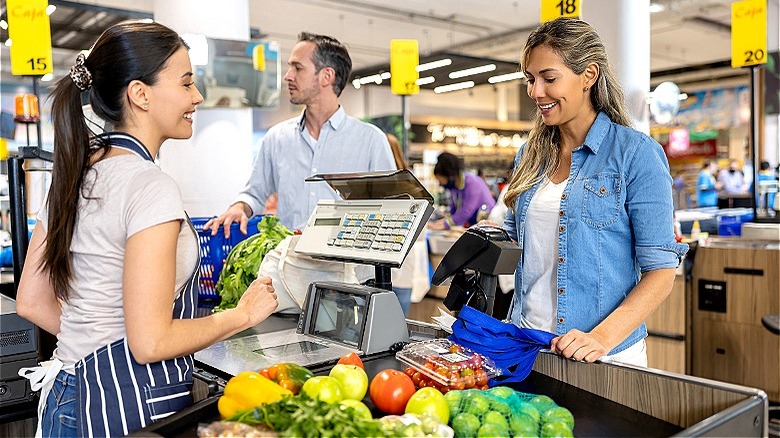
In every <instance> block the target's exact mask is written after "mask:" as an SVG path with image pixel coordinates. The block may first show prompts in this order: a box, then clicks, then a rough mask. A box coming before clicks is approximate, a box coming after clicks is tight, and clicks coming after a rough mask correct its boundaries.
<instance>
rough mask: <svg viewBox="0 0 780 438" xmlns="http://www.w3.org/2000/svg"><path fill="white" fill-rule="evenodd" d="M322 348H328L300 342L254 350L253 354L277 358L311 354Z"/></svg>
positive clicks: (313, 343)
mask: <svg viewBox="0 0 780 438" xmlns="http://www.w3.org/2000/svg"><path fill="white" fill-rule="evenodd" d="M323 348H328V346H327V345H322V344H318V343H316V342H309V341H300V342H293V343H292V344H284V345H279V346H276V347H268V348H260V349H258V350H254V352H255V353H257V354H260V355H263V356H267V357H272V358H277V357H285V356H296V355H299V354H303V353H311V352H312V351H317V350H322V349H323Z"/></svg>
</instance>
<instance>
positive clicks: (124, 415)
mask: <svg viewBox="0 0 780 438" xmlns="http://www.w3.org/2000/svg"><path fill="white" fill-rule="evenodd" d="M101 137H102V139H104V140H108V142H109V143H110V144H111V146H112V147H116V148H120V149H125V150H128V151H132V152H134V153H136V154H138V155H139V156H141V157H143V158H144V159H146V160H149V161H154V160H153V157H152V156H151V154H150V153H149V151H148V150H147V149H146V148H145V147H144V146H143V145H142V144H141V143H140V142H138V140H136V139H135V138H133V137H132V136H129V135H127V134H122V133H108V134H103V135H101ZM187 222H188V223H189V218H187ZM189 226H190V229H191V230H192V232H193V233H195V229H194V228H193V227H192V224H191V223H190V224H189ZM195 237H196V239H197V234H196V235H195ZM199 264H200V260H198V264H196V267H195V271H194V272H193V273H192V275H190V278H189V281H188V282H187V284H186V285H185V287H184V290H183V291H182V293H181V294H180V295H179V297H178V298H176V299H175V300H174V306H173V317H174V318H176V319H185V318H190V319H191V318H194V317H195V310H196V308H197V304H198V303H197V300H198V289H197V288H198V268H197V267H198V265H199ZM192 370H193V358H192V355H188V356H184V357H179V358H176V359H171V360H164V361H161V362H156V363H152V364H147V365H141V364H139V363H138V362H136V361H135V359H134V358H133V355H132V353H131V352H130V348H129V347H128V345H127V338H124V339H121V340H119V341H116V342H114V343H113V344H111V345H108V346H105V347H103V348H100V349H98V350H96V351H95V352H93V353H92V354H90V355H88V356H87V357H85V358H83V359H81V360H80V361H79V362H78V363H76V368H75V373H76V378H77V382H78V400H79V412H78V418H77V430H78V433H79V436H121V435H127V434H128V433H131V432H133V431H135V430H138V429H140V428H143V427H146V426H147V425H149V424H150V423H151V422H153V421H156V420H159V419H161V418H165V417H167V416H169V415H171V414H173V413H174V412H176V411H178V410H180V409H182V408H185V407H187V406H189V405H190V404H192V396H191V391H192Z"/></svg>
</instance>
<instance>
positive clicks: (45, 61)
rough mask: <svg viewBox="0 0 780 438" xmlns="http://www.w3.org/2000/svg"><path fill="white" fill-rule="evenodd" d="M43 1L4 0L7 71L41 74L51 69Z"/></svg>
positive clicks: (49, 36) (33, 74)
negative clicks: (8, 56) (8, 46)
mask: <svg viewBox="0 0 780 438" xmlns="http://www.w3.org/2000/svg"><path fill="white" fill-rule="evenodd" d="M48 4H49V2H48V1H47V0H7V2H6V5H7V11H8V36H9V37H10V38H11V74H14V75H17V76H22V75H31V76H38V75H45V74H46V73H52V72H53V71H54V67H53V65H52V64H53V63H52V56H51V26H50V24H49V16H48V15H46V6H48Z"/></svg>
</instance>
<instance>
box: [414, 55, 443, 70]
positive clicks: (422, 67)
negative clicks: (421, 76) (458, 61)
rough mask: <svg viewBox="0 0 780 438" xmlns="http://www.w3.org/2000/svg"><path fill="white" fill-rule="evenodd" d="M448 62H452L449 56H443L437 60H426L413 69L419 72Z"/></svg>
mask: <svg viewBox="0 0 780 438" xmlns="http://www.w3.org/2000/svg"><path fill="white" fill-rule="evenodd" d="M450 64H452V60H451V59H450V58H444V59H440V60H438V61H431V62H426V63H425V64H420V65H418V66H417V67H415V68H414V69H415V70H417V71H418V72H420V71H425V70H431V69H434V68H439V67H446V66H448V65H450Z"/></svg>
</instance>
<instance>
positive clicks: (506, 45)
mask: <svg viewBox="0 0 780 438" xmlns="http://www.w3.org/2000/svg"><path fill="white" fill-rule="evenodd" d="M153 1H154V0H134V1H133V2H132V3H129V2H127V1H126V0H79V1H62V0H50V1H49V3H50V4H53V5H55V6H57V10H56V11H55V12H54V13H53V14H52V15H51V17H50V20H51V28H52V44H53V46H54V49H53V57H54V64H55V75H54V76H55V79H56V78H58V77H61V76H62V75H64V74H65V73H66V72H67V70H68V69H69V68H70V65H71V64H72V63H73V61H74V60H75V57H76V54H77V52H78V50H80V49H87V48H88V47H89V45H90V44H91V43H92V42H94V40H95V39H96V38H97V36H98V35H99V34H100V33H101V32H102V31H103V30H104V29H105V28H106V27H108V26H110V25H112V24H114V23H116V22H119V21H122V20H125V19H129V18H145V17H151V16H152V13H153ZM158 1H161V0H158ZM625 1H633V0H625ZM768 2H769V3H770V4H773V6H774V8H775V10H776V9H777V3H778V0H768ZM194 3H197V2H194ZM653 3H659V4H662V5H664V6H665V8H666V9H665V10H664V11H662V12H658V13H654V14H652V15H651V64H650V65H651V71H652V72H654V74H655V75H656V76H659V75H661V74H662V73H663V72H670V73H672V76H670V77H675V76H676V75H678V74H686V75H688V76H687V77H688V79H687V80H688V81H689V82H690V81H694V82H695V81H711V80H719V78H720V77H721V76H722V75H725V76H733V75H735V74H736V75H737V76H740V75H744V71H739V72H736V73H735V72H734V71H732V70H731V69H730V68H729V67H728V66H727V65H725V64H724V61H726V60H728V59H730V56H731V45H730V44H731V43H730V38H731V35H730V21H731V3H732V1H731V0H653ZM130 5H132V6H130ZM486 5H489V7H486ZM193 7H194V6H193ZM583 7H587V3H586V4H585V5H584V6H583ZM0 8H1V10H0V13H1V14H2V15H3V17H4V16H5V13H6V11H5V1H2V2H1V3H0ZM249 14H250V20H249V21H250V27H251V28H252V32H251V33H252V35H253V37H261V36H262V37H263V38H267V39H271V40H274V41H277V42H278V43H279V44H280V46H281V49H282V59H283V60H284V59H286V58H287V56H288V54H289V51H290V49H291V48H292V46H293V45H294V44H295V42H296V40H297V34H298V32H300V31H303V30H307V31H311V32H316V33H324V34H328V35H332V36H335V37H336V38H338V39H339V40H341V41H343V42H345V43H346V44H347V46H348V47H349V49H350V54H351V56H352V58H353V64H354V70H355V72H356V73H360V72H368V71H369V70H371V69H382V68H383V66H385V65H386V64H387V60H388V58H389V41H390V40H391V39H399V38H401V39H417V40H418V41H419V46H420V56H421V60H422V61H421V62H424V60H425V59H430V58H431V57H432V56H438V55H439V54H441V53H444V52H447V53H448V54H451V55H453V56H458V59H457V61H458V62H459V63H460V62H463V63H464V64H463V65H465V64H468V63H470V62H472V61H473V62H474V63H475V64H474V65H479V64H484V62H482V60H480V59H479V58H488V59H491V60H495V62H496V63H497V65H498V66H500V68H501V69H502V70H503V69H507V70H511V71H514V70H516V63H517V60H518V59H519V56H520V50H521V48H522V44H523V41H524V40H525V38H526V37H527V35H528V33H529V32H530V30H531V29H533V28H534V27H535V26H536V25H538V21H539V0H515V1H510V0H493V1H490V2H485V1H484V0H438V1H430V0H249ZM7 38H8V33H7V31H6V30H2V31H0V42H5V40H6V39H7ZM8 54H9V50H8V48H7V47H6V46H5V45H0V61H1V62H2V65H0V68H1V69H2V72H1V74H2V77H1V78H0V80H2V82H4V83H14V82H19V78H16V77H12V76H10V64H9V60H8V59H9V55H8ZM474 59H477V60H476V61H475V60H474ZM718 63H720V64H721V68H719V69H717V70H711V69H708V71H707V72H705V73H697V72H696V69H693V73H691V72H685V71H686V70H690V67H691V66H702V65H704V66H709V65H711V64H714V65H718ZM723 65H725V66H723ZM448 71H451V70H448ZM493 74H496V73H495V72H493V73H490V74H488V76H490V75H493ZM659 80H660V79H659ZM449 82H452V81H451V80H450V81H449ZM441 83H443V82H439V84H441Z"/></svg>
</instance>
